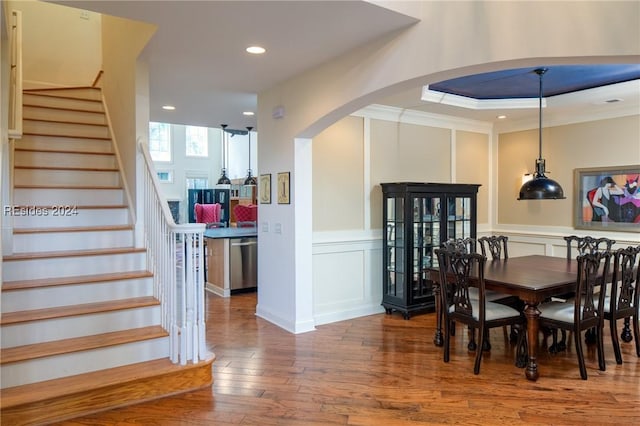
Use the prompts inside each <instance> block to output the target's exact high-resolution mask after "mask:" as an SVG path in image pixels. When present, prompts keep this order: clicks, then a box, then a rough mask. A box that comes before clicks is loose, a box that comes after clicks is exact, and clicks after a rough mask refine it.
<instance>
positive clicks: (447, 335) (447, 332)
mask: <svg viewBox="0 0 640 426" xmlns="http://www.w3.org/2000/svg"><path fill="white" fill-rule="evenodd" d="M452 328H453V321H449V320H448V319H446V318H445V321H444V350H443V354H444V362H449V341H450V340H451V329H452Z"/></svg>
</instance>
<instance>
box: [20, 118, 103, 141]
mask: <svg viewBox="0 0 640 426" xmlns="http://www.w3.org/2000/svg"><path fill="white" fill-rule="evenodd" d="M23 131H24V132H26V133H37V134H45V135H53V136H55V135H60V136H82V137H86V138H108V137H109V129H108V128H107V127H106V126H89V125H86V124H76V123H49V122H46V121H30V120H24V123H23Z"/></svg>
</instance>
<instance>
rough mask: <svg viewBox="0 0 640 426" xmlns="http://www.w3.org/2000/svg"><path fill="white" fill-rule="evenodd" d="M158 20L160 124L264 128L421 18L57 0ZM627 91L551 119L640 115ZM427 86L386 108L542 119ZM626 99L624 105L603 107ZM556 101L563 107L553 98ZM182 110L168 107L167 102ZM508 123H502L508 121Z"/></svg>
mask: <svg viewBox="0 0 640 426" xmlns="http://www.w3.org/2000/svg"><path fill="white" fill-rule="evenodd" d="M53 2H54V3H59V4H64V5H67V6H72V7H76V8H79V9H86V10H91V11H94V12H99V13H104V14H109V15H113V16H119V17H124V18H129V19H133V20H137V21H143V22H149V23H153V24H156V25H157V26H158V30H157V32H156V34H155V35H154V37H153V38H152V40H151V41H150V43H149V44H148V46H147V47H146V48H145V50H144V52H143V56H144V57H145V58H146V60H147V61H148V63H149V72H150V102H151V105H150V109H151V110H150V114H151V120H152V121H160V122H169V123H179V124H191V125H200V126H207V127H218V126H219V125H220V124H222V123H224V124H228V125H229V127H230V128H235V129H244V128H245V127H246V126H253V127H254V128H256V117H255V116H253V117H247V116H244V115H242V112H243V111H256V108H257V93H258V92H260V91H262V90H265V89H267V88H269V87H271V86H273V85H275V84H277V83H278V82H280V81H284V80H287V79H289V78H291V77H293V76H294V75H296V74H298V73H300V72H303V71H305V70H307V69H310V68H313V67H314V66H317V65H319V64H320V63H323V62H325V61H327V60H330V59H331V58H334V57H336V56H339V55H341V54H343V53H345V52H347V51H348V50H350V49H353V48H355V47H357V46H359V45H362V44H365V43H367V42H369V41H372V40H374V39H376V38H378V37H381V36H383V35H385V34H388V33H390V32H392V31H396V30H399V29H402V28H405V27H407V26H409V25H412V24H413V23H415V19H414V18H411V17H408V16H405V15H401V14H398V13H396V12H393V11H391V10H387V9H384V8H381V7H379V6H376V5H374V4H371V3H368V2H366V1H186V0H185V1H177V0H169V1H158V0H135V1H101V0H94V1H90V0H74V1H68V0H67V1H53ZM256 44H257V45H261V46H263V47H265V48H266V49H267V53H266V54H264V55H259V56H254V55H249V54H247V53H246V52H245V48H246V47H247V46H250V45H256ZM639 84H640V83H639V82H637V81H636V83H635V85H633V84H632V85H626V86H621V88H618V89H616V90H617V91H616V92H615V93H613V92H611V93H610V92H609V91H610V90H613V87H609V88H607V89H606V90H605V91H604V92H603V91H602V90H599V91H598V90H596V91H595V92H592V91H585V92H584V93H574V94H570V95H565V96H556V97H554V98H550V100H549V103H548V108H547V109H546V110H547V111H546V112H545V115H546V116H547V118H549V117H551V118H552V117H553V116H554V115H555V116H564V117H565V118H566V117H567V115H571V116H573V115H575V116H579V115H583V114H585V113H589V114H591V113H593V112H594V111H595V113H596V114H601V113H602V114H604V115H606V114H609V113H610V112H609V111H611V110H613V109H618V110H619V109H621V108H624V109H626V110H628V109H633V108H635V110H637V111H640V86H639ZM421 90H422V87H416V88H414V89H411V90H408V91H405V92H402V93H397V94H396V95H394V96H391V97H388V98H384V99H380V100H379V101H378V102H377V103H380V104H384V105H390V106H396V107H400V108H408V109H416V110H419V111H425V112H430V113H438V114H447V115H454V116H457V117H462V118H469V119H474V120H480V121H488V122H498V119H497V118H496V117H497V115H499V114H503V113H504V114H507V115H508V118H507V120H510V121H511V122H512V123H515V122H523V121H531V120H533V121H535V120H537V110H535V109H533V110H531V109H526V110H509V111H498V110H470V109H465V108H459V107H452V106H446V105H437V104H430V103H426V102H423V101H421V100H420V96H421ZM610 98H619V99H622V100H623V102H618V103H616V104H607V103H604V102H603V101H604V100H606V99H610ZM551 99H553V101H551ZM165 104H171V105H175V106H176V108H177V109H176V110H175V111H164V110H162V109H161V106H162V105H165ZM503 123H504V121H503V122H502V124H503Z"/></svg>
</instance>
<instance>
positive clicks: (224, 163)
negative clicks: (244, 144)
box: [218, 124, 231, 185]
mask: <svg viewBox="0 0 640 426" xmlns="http://www.w3.org/2000/svg"><path fill="white" fill-rule="evenodd" d="M220 127H221V128H222V174H221V175H220V178H219V179H218V185H230V184H231V179H229V177H228V176H227V151H228V149H229V146H228V145H229V144H228V142H227V131H226V130H225V129H226V128H227V125H226V124H221V125H220Z"/></svg>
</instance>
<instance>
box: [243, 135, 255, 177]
mask: <svg viewBox="0 0 640 426" xmlns="http://www.w3.org/2000/svg"><path fill="white" fill-rule="evenodd" d="M251 129H253V127H251V126H248V127H247V134H248V136H249V169H248V170H247V178H246V179H245V180H244V185H245V186H256V184H257V181H256V178H255V176H252V175H251Z"/></svg>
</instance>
